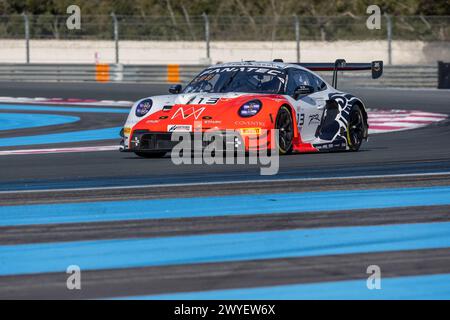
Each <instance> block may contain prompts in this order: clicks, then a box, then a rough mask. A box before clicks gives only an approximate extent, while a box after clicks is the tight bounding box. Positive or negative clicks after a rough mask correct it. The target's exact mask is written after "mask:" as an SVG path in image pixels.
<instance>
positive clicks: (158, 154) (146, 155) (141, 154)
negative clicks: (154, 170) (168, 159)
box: [134, 151, 167, 159]
mask: <svg viewBox="0 0 450 320" xmlns="http://www.w3.org/2000/svg"><path fill="white" fill-rule="evenodd" d="M134 153H135V154H136V155H137V156H139V157H141V158H147V159H154V158H162V157H164V155H165V154H166V153H167V152H142V151H135V152H134Z"/></svg>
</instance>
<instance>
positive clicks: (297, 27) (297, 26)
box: [294, 15, 300, 63]
mask: <svg viewBox="0 0 450 320" xmlns="http://www.w3.org/2000/svg"><path fill="white" fill-rule="evenodd" d="M294 21H295V42H296V43H297V63H298V62H300V21H299V19H298V16H297V15H294Z"/></svg>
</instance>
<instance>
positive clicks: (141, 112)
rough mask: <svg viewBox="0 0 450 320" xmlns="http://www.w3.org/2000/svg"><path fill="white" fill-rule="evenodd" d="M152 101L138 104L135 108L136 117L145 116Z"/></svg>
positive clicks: (146, 100)
mask: <svg viewBox="0 0 450 320" xmlns="http://www.w3.org/2000/svg"><path fill="white" fill-rule="evenodd" d="M152 105H153V101H152V100H151V99H145V100H142V101H141V102H139V103H138V105H137V106H136V116H138V117H143V116H145V115H146V114H147V113H148V112H149V111H150V109H151V108H152Z"/></svg>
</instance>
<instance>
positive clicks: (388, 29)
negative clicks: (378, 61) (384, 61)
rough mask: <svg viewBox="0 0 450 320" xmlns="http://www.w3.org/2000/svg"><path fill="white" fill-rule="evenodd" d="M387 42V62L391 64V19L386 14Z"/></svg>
mask: <svg viewBox="0 0 450 320" xmlns="http://www.w3.org/2000/svg"><path fill="white" fill-rule="evenodd" d="M386 28H387V42H388V64H389V65H391V64H392V20H391V16H390V15H388V14H386Z"/></svg>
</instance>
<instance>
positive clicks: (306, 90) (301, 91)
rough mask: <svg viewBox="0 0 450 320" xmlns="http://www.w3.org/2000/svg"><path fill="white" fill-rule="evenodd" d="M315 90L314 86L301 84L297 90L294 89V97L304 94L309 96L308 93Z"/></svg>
mask: <svg viewBox="0 0 450 320" xmlns="http://www.w3.org/2000/svg"><path fill="white" fill-rule="evenodd" d="M313 92H314V87H313V86H308V85H306V84H301V85H299V86H298V87H297V88H296V89H295V91H294V98H295V99H298V98H300V97H302V96H307V95H308V94H311V93H313Z"/></svg>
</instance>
